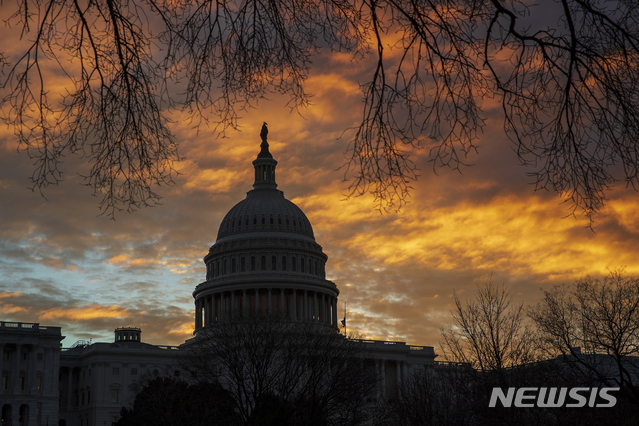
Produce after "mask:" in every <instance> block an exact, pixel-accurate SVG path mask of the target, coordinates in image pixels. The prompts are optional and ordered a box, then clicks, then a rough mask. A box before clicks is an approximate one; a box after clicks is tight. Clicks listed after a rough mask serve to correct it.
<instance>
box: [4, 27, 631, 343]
mask: <svg viewBox="0 0 639 426" xmlns="http://www.w3.org/2000/svg"><path fill="white" fill-rule="evenodd" d="M13 31H15V30H11V29H7V28H4V29H3V30H2V31H1V32H0V37H2V40H3V44H5V45H8V43H9V41H10V40H11V39H12V37H14V36H15V34H13ZM368 65H370V64H367V63H366V62H361V63H353V62H351V60H350V57H348V56H346V55H344V54H338V53H333V54H329V53H325V54H323V55H322V56H318V57H316V58H315V62H314V64H313V67H312V69H311V73H310V76H309V79H308V81H307V90H308V92H310V93H312V94H313V95H314V97H313V98H312V102H313V105H312V106H311V107H309V108H308V109H304V110H300V111H299V113H297V112H291V111H290V109H289V108H288V107H287V106H286V101H287V99H286V98H283V97H280V96H278V95H273V96H272V97H270V99H263V100H260V101H259V103H257V104H256V105H255V108H254V109H251V110H249V111H247V112H245V113H243V114H242V118H241V119H240V121H239V124H240V126H241V130H240V131H230V132H228V133H227V134H226V137H218V135H216V133H214V131H213V130H212V129H211V128H207V127H200V129H199V130H198V129H196V128H195V127H194V126H193V124H192V123H190V122H189V120H188V118H189V117H187V116H184V115H183V114H182V113H179V112H171V113H170V114H171V117H172V118H173V120H174V123H173V125H172V126H171V128H172V130H173V132H174V134H175V136H176V140H177V141H178V142H179V144H180V145H179V150H180V155H181V156H183V157H184V161H182V162H180V163H179V164H178V165H177V168H178V170H179V171H180V173H181V175H180V176H178V177H177V179H176V181H175V185H173V186H167V187H161V188H159V189H158V191H159V193H160V194H161V195H163V197H164V198H163V202H162V204H161V205H159V206H156V207H153V208H146V209H142V210H140V211H137V212H135V213H133V214H128V213H126V212H123V213H120V214H118V215H117V216H116V220H115V221H113V220H109V218H108V217H106V216H100V215H99V213H100V211H99V209H98V201H99V199H98V198H96V197H92V196H91V190H90V189H89V188H87V187H84V186H81V185H80V183H81V181H82V180H81V178H80V177H79V175H78V173H79V172H81V171H82V170H83V169H85V168H86V164H85V163H84V162H83V161H84V160H83V159H81V158H74V157H68V158H67V159H66V160H65V164H64V165H63V170H64V171H65V175H64V182H62V183H61V184H60V185H59V186H57V187H50V188H48V189H47V190H46V192H45V195H46V197H47V198H46V199H45V198H43V197H42V196H41V195H40V194H39V193H37V192H32V191H30V190H29V189H28V186H29V180H28V178H29V176H30V175H31V170H32V160H30V159H29V157H28V156H27V155H26V154H25V153H24V152H18V151H17V150H16V147H17V141H16V138H15V136H14V135H13V133H12V130H11V129H10V128H8V127H4V125H3V126H1V127H0V153H1V155H0V319H2V320H11V321H25V322H39V323H41V324H42V325H50V326H61V327H62V333H63V335H65V336H67V337H66V339H65V340H64V341H63V345H64V346H65V347H68V346H70V345H72V344H73V343H74V342H75V341H76V340H79V339H84V340H88V339H93V340H94V341H110V340H111V339H112V338H113V329H115V328H116V327H119V326H126V325H131V326H138V327H141V328H142V332H143V335H142V337H143V340H144V341H146V342H149V343H154V344H171V345H178V344H180V343H182V342H184V340H185V339H187V338H189V337H190V335H191V333H192V330H193V298H192V294H191V293H192V291H193V289H194V288H195V286H196V285H197V284H198V283H200V282H202V281H203V280H204V276H205V268H204V264H203V262H202V258H203V257H204V255H205V254H206V253H207V252H208V249H209V247H210V246H211V245H212V244H213V243H214V242H215V238H216V235H217V229H218V226H219V223H220V222H221V220H222V218H223V217H224V215H225V213H226V212H227V211H228V210H229V209H230V208H231V207H232V206H233V205H234V204H235V203H237V202H239V201H240V200H242V199H243V198H244V197H245V194H246V192H247V191H248V190H250V189H251V185H252V183H253V182H252V178H253V171H252V165H251V161H252V160H253V159H254V158H255V156H256V155H257V153H258V152H259V143H260V139H259V132H260V127H261V125H262V122H263V121H266V122H267V123H268V124H269V143H270V146H271V149H270V150H271V152H272V154H273V156H274V158H275V159H277V160H278V162H279V164H278V166H277V181H278V185H279V189H281V190H282V191H284V194H285V196H286V197H287V198H288V199H290V200H292V201H293V202H294V203H296V204H297V205H298V206H299V207H300V208H301V209H302V210H303V211H304V212H305V213H306V214H307V216H308V218H309V220H310V221H311V224H312V225H313V229H314V232H315V238H316V240H317V242H318V243H319V244H320V245H322V247H323V249H324V252H325V253H326V254H327V255H328V257H329V260H328V263H327V267H326V271H327V279H330V280H332V281H334V282H335V283H336V284H337V286H338V288H339V289H340V296H339V313H338V315H339V317H340V318H341V317H343V315H344V314H343V312H342V311H343V308H344V302H346V305H347V311H348V312H347V320H348V331H349V332H357V333H360V334H363V335H365V336H367V337H369V338H375V339H385V340H402V341H407V342H409V343H411V344H415V345H430V346H435V347H436V348H437V347H438V345H439V341H440V334H439V330H440V329H441V328H442V327H443V326H445V325H447V324H449V323H450V322H451V319H452V318H451V313H450V311H451V309H452V306H453V292H454V291H456V292H457V293H458V294H459V296H460V297H461V298H462V299H465V298H469V297H472V296H473V295H474V293H475V289H476V286H477V285H478V284H481V283H485V282H486V281H488V280H489V279H490V277H491V275H492V279H493V280H494V281H496V282H498V283H504V284H505V285H507V286H508V287H509V288H510V290H511V293H512V295H513V296H514V298H515V300H516V301H517V302H524V303H525V304H526V305H534V304H535V303H536V302H537V301H538V300H539V299H540V297H541V296H542V289H550V288H551V287H552V286H553V285H555V284H559V283H562V282H570V281H573V280H575V279H578V278H580V277H583V276H585V275H588V274H590V275H605V274H606V273H607V270H608V269H614V268H619V267H625V269H626V271H627V272H628V273H639V264H638V262H637V258H638V257H639V194H638V193H636V192H634V191H633V190H632V189H626V188H625V187H624V186H623V185H621V184H620V185H618V186H616V187H613V188H612V189H611V191H610V192H609V193H608V197H609V199H608V201H607V204H606V206H605V208H604V209H603V210H601V211H600V212H598V213H597V214H596V215H595V216H594V231H595V232H593V231H591V230H590V229H588V228H587V226H588V223H589V222H588V220H587V218H585V217H583V216H579V215H577V217H572V216H570V217H565V216H566V215H568V214H569V213H570V210H569V206H568V205H566V204H562V198H561V197H559V196H558V195H557V194H555V193H551V192H546V191H540V192H534V190H533V186H531V185H530V178H529V177H528V176H527V175H526V172H527V171H532V169H526V168H524V167H522V166H521V165H519V163H518V161H517V157H516V154H515V153H514V152H513V150H512V145H511V142H510V141H509V140H508V139H507V138H506V136H505V135H504V133H503V122H502V117H501V115H500V108H499V105H498V102H496V100H494V99H487V100H486V101H485V104H484V105H483V108H484V113H485V116H486V118H487V125H486V127H485V129H484V132H483V134H482V135H481V137H480V140H479V152H478V153H476V154H475V153H473V155H472V156H471V157H470V158H469V160H468V161H469V163H471V164H472V165H471V166H469V167H464V168H463V169H462V174H460V173H458V172H456V171H452V170H449V169H438V170H437V171H436V172H437V173H434V172H433V169H432V166H431V164H430V163H428V161H427V156H428V152H427V151H425V150H422V151H417V152H416V153H415V157H414V160H415V162H416V164H417V166H418V167H419V168H420V179H419V181H417V182H414V183H413V185H412V186H413V188H414V189H413V191H412V195H411V197H410V200H409V201H410V202H409V203H408V204H407V205H406V206H404V207H403V208H402V209H401V210H400V211H398V212H396V211H389V212H388V213H385V214H380V212H378V211H377V210H375V204H374V202H373V199H372V197H371V196H368V195H365V196H361V197H354V198H350V199H346V197H345V194H347V193H348V190H347V188H348V181H344V172H343V170H337V169H338V167H339V166H340V165H342V164H344V163H345V161H346V159H345V156H344V151H345V149H346V146H347V144H348V141H349V138H350V137H351V136H352V133H349V132H346V133H344V129H347V128H349V127H352V126H355V125H357V124H358V120H359V119H360V117H361V106H362V102H361V96H362V93H361V90H360V86H359V83H363V82H365V81H366V79H367V74H366V67H367V66H368ZM62 80H63V79H62V78H60V81H61V83H60V84H63V82H62ZM56 81H57V80H56ZM347 178H348V176H347Z"/></svg>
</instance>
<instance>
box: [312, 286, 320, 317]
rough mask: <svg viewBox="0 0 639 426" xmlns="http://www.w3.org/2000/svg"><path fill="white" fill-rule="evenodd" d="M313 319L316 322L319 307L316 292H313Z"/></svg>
mask: <svg viewBox="0 0 639 426" xmlns="http://www.w3.org/2000/svg"><path fill="white" fill-rule="evenodd" d="M313 319H314V320H315V321H317V320H318V319H319V305H318V300H317V292H316V291H314V292H313Z"/></svg>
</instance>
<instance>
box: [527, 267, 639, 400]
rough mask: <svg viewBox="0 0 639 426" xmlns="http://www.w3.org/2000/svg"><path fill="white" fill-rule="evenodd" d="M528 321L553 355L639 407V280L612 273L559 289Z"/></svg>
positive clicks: (545, 295) (550, 294)
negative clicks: (531, 321)
mask: <svg viewBox="0 0 639 426" xmlns="http://www.w3.org/2000/svg"><path fill="white" fill-rule="evenodd" d="M530 317H531V318H532V319H533V321H534V322H535V324H536V325H537V327H538V329H539V330H540V332H541V336H542V337H543V338H544V339H545V341H546V343H547V344H548V346H549V348H550V350H551V355H552V356H556V355H560V359H561V360H562V361H563V362H564V363H565V364H567V365H569V366H570V367H572V368H573V370H574V373H578V375H580V376H581V377H582V378H589V377H590V378H594V379H596V381H597V382H598V383H601V384H604V385H606V386H619V387H621V390H622V394H623V395H626V396H629V397H630V398H631V399H632V400H634V401H635V403H638V404H639V388H638V387H637V384H638V382H639V358H637V357H638V356H639V278H637V277H634V276H629V275H627V274H625V273H624V272H623V271H612V272H610V274H609V275H608V276H607V277H605V278H603V279H598V278H593V277H586V278H584V279H581V280H577V281H576V282H574V283H572V284H570V285H563V286H557V287H555V288H554V289H552V290H551V291H545V292H544V299H543V300H542V301H541V302H540V303H539V304H538V305H537V307H536V308H535V309H531V311H530Z"/></svg>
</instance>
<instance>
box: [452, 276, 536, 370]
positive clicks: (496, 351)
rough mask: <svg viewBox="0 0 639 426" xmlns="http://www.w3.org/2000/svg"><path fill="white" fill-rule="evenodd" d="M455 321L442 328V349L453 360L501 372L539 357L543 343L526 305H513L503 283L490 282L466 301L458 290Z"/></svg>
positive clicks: (454, 312)
mask: <svg viewBox="0 0 639 426" xmlns="http://www.w3.org/2000/svg"><path fill="white" fill-rule="evenodd" d="M452 314H453V324H452V325H450V326H449V327H448V328H445V329H442V331H441V333H442V337H443V338H444V341H443V343H442V350H443V352H444V356H445V357H446V359H448V360H449V361H454V362H461V363H466V364H469V365H470V366H471V367H473V369H475V370H477V371H480V372H496V373H500V372H501V371H502V370H503V369H505V368H510V367H514V366H518V365H522V364H526V363H529V362H532V361H534V360H535V359H536V356H537V354H538V350H539V346H538V345H537V343H536V340H535V338H534V335H533V333H532V330H531V329H530V327H528V326H527V325H526V323H525V321H526V315H525V312H524V308H523V304H519V305H515V306H512V297H511V296H510V293H509V291H508V290H507V289H506V288H505V287H504V286H503V285H501V286H500V285H498V284H495V283H493V282H492V281H489V282H488V283H486V284H485V285H483V286H478V287H477V295H476V296H475V298H474V299H472V300H467V301H466V304H463V303H462V302H461V300H460V299H459V297H458V296H457V293H455V311H453V312H452Z"/></svg>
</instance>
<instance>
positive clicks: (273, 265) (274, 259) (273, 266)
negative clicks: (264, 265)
mask: <svg viewBox="0 0 639 426" xmlns="http://www.w3.org/2000/svg"><path fill="white" fill-rule="evenodd" d="M276 269H277V256H273V257H271V271H275V270H276Z"/></svg>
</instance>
